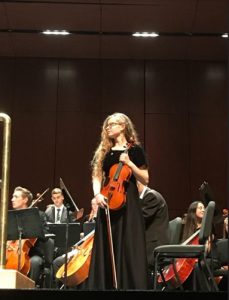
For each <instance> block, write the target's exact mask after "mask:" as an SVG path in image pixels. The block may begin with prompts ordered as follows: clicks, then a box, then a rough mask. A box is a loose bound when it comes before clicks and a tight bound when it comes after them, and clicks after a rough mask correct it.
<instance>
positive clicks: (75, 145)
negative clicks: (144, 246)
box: [0, 58, 228, 218]
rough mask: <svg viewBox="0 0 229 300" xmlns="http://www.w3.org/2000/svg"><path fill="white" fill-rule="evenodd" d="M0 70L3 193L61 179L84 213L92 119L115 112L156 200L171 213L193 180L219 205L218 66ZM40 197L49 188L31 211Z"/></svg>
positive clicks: (22, 66) (221, 90)
mask: <svg viewBox="0 0 229 300" xmlns="http://www.w3.org/2000/svg"><path fill="white" fill-rule="evenodd" d="M0 66H1V68H0V87H1V88H0V108H1V109H3V110H4V111H5V112H7V113H9V114H10V116H11V118H12V155H11V168H10V170H11V173H10V189H11V191H10V192H12V189H13V187H15V186H16V185H24V186H27V187H28V188H30V189H31V191H32V192H33V193H36V192H41V191H42V190H44V189H46V187H50V189H52V188H53V187H55V186H58V185H59V178H60V177H62V178H63V180H64V182H65V183H66V185H67V187H68V188H69V191H70V192H71V194H72V196H73V197H74V199H75V201H76V203H77V204H78V206H79V207H84V208H85V210H86V211H88V210H89V207H90V200H91V197H92V187H91V178H90V172H91V171H90V161H91V159H92V156H93V152H94V150H95V148H96V146H97V144H98V142H99V139H100V131H101V125H102V122H103V120H104V118H105V117H106V116H107V115H108V114H111V113H113V112H115V111H120V112H124V113H126V114H127V115H128V116H129V117H130V118H131V119H132V120H133V122H134V124H135V125H136V129H137V131H138V133H139V136H140V140H141V142H142V144H143V146H145V149H146V152H147V154H148V158H149V167H150V186H151V187H152V188H155V189H157V190H158V191H159V192H161V193H162V194H163V195H164V196H165V198H166V200H167V202H168V205H169V210H170V217H171V218H172V217H175V216H177V215H182V214H183V213H184V212H185V210H186V209H187V207H188V205H189V203H190V202H191V201H193V200H196V199H197V197H199V195H198V187H199V185H200V184H201V183H202V181H203V180H208V181H209V183H210V184H211V186H212V188H213V190H214V192H215V194H216V196H217V199H219V206H220V208H223V207H225V206H226V198H227V197H228V195H227V185H228V174H227V170H226V166H227V164H228V154H227V120H228V115H227V113H226V99H227V79H228V78H227V71H226V70H227V68H226V66H225V65H224V64H223V63H214V62H186V61H183V62H182V61H179V62H177V61H141V60H61V59H60V60H53V59H12V60H11V59H3V58H2V59H1V60H0ZM2 99H4V100H2ZM0 129H1V127H0ZM0 138H2V130H1V133H0ZM49 203H50V193H49V194H48V195H47V197H46V199H45V202H44V203H42V204H41V207H43V208H45V206H46V204H49Z"/></svg>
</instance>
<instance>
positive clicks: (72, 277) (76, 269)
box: [56, 233, 94, 287]
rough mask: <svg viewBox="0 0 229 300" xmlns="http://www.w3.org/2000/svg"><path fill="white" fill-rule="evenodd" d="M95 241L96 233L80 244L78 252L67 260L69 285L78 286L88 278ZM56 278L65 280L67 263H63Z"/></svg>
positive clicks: (67, 282) (67, 281)
mask: <svg viewBox="0 0 229 300" xmlns="http://www.w3.org/2000/svg"><path fill="white" fill-rule="evenodd" d="M93 242H94V233H93V234H91V235H90V233H89V237H88V238H87V239H86V240H85V241H84V242H83V243H82V244H81V245H80V246H77V248H76V249H77V250H78V251H77V252H76V254H75V255H73V256H72V257H70V259H69V260H68V262H67V278H66V279H67V280H66V284H67V286H69V287H71V286H76V285H78V284H80V283H82V282H83V281H84V280H85V279H87V277H88V274H89V268H90V263H91V252H92V248H93ZM56 278H57V279H59V280H60V281H62V282H64V280H65V264H63V265H62V266H61V267H60V268H59V270H58V271H57V273H56Z"/></svg>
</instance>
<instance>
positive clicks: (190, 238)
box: [181, 229, 200, 245]
mask: <svg viewBox="0 0 229 300" xmlns="http://www.w3.org/2000/svg"><path fill="white" fill-rule="evenodd" d="M199 232H200V229H198V230H197V231H196V232H194V233H193V234H192V235H191V236H190V237H189V238H188V239H187V240H185V241H184V242H183V243H182V244H181V245H188V243H189V242H191V241H192V240H193V239H194V238H195V237H196V236H197V235H198V234H199Z"/></svg>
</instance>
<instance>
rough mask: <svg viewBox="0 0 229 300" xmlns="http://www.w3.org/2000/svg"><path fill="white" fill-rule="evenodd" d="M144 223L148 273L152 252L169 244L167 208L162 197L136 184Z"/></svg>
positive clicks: (151, 266)
mask: <svg viewBox="0 0 229 300" xmlns="http://www.w3.org/2000/svg"><path fill="white" fill-rule="evenodd" d="M137 187H138V191H139V197H140V199H141V205H142V213H143V218H144V223H145V238H146V252H147V260H148V268H149V271H151V270H152V269H153V263H154V262H153V250H154V248H155V247H157V246H160V245H165V244H168V243H169V236H168V234H169V233H168V231H169V215H168V207H167V203H166V201H165V199H164V198H163V196H162V195H161V194H160V193H159V192H157V191H155V190H153V189H150V188H149V187H147V186H145V185H143V184H141V183H140V182H137Z"/></svg>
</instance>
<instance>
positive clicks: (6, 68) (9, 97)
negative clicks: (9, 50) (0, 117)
mask: <svg viewBox="0 0 229 300" xmlns="http://www.w3.org/2000/svg"><path fill="white" fill-rule="evenodd" d="M13 70H14V61H13V60H12V59H0V112H4V113H6V114H11V111H12V103H13V93H14V88H13V83H14V72H13Z"/></svg>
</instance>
